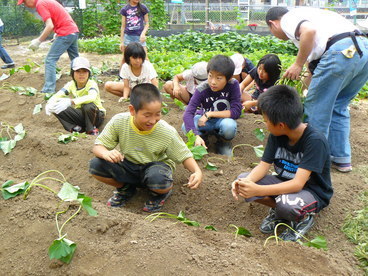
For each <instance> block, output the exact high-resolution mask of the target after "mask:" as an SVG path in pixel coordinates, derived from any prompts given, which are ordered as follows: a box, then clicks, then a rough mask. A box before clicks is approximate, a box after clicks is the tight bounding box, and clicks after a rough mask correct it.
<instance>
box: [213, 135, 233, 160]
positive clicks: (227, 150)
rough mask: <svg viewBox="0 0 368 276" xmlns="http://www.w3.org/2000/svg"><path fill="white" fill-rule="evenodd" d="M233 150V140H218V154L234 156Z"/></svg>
mask: <svg viewBox="0 0 368 276" xmlns="http://www.w3.org/2000/svg"><path fill="white" fill-rule="evenodd" d="M232 149H233V147H232V145H231V140H225V139H224V138H222V137H218V138H217V142H216V152H217V153H218V154H221V155H227V156H231V155H232Z"/></svg>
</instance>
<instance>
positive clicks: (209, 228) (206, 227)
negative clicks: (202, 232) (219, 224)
mask: <svg viewBox="0 0 368 276" xmlns="http://www.w3.org/2000/svg"><path fill="white" fill-rule="evenodd" d="M204 229H206V230H212V231H217V229H216V228H215V227H214V226H212V225H206V226H205V227H204Z"/></svg>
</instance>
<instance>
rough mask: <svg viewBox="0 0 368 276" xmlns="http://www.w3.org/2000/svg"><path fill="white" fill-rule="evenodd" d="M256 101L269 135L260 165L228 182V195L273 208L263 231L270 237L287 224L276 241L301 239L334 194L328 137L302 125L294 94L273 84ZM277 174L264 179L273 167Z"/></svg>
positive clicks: (297, 102) (283, 87)
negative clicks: (229, 183) (230, 192)
mask: <svg viewBox="0 0 368 276" xmlns="http://www.w3.org/2000/svg"><path fill="white" fill-rule="evenodd" d="M269 90H270V91H269V92H268V93H263V94H261V95H260V97H259V98H258V109H259V110H260V111H261V113H262V115H263V118H264V120H265V123H266V126H267V129H268V130H269V132H270V135H269V137H268V142H267V146H266V149H265V152H264V154H263V157H262V160H261V162H260V163H259V164H258V165H257V166H256V167H255V168H254V169H253V170H252V171H251V172H250V173H242V174H240V175H239V176H238V178H237V180H235V181H234V182H233V183H232V190H231V191H232V194H233V196H234V198H235V199H238V196H241V197H243V198H245V201H247V202H250V201H255V202H258V203H261V204H264V205H266V206H269V207H271V209H270V212H269V215H268V216H267V217H266V218H265V219H264V220H263V222H262V224H261V226H260V230H261V232H262V233H272V232H273V231H274V229H275V226H276V225H277V224H278V223H280V222H286V223H288V224H289V225H290V226H291V227H292V228H293V229H294V230H295V231H296V232H294V231H292V230H290V229H287V230H285V231H284V232H283V233H282V234H281V235H280V236H279V237H280V238H281V239H283V240H289V241H296V240H298V239H300V237H301V235H304V234H305V233H306V232H307V231H308V230H309V229H310V228H311V227H312V226H313V224H314V214H315V213H318V212H319V211H321V210H322V209H323V208H324V207H326V206H327V205H328V204H329V202H330V199H331V197H332V194H333V189H332V185H331V177H330V151H329V148H328V143H327V140H326V138H325V137H324V136H323V135H322V134H321V133H319V132H318V131H317V130H315V129H314V128H312V127H311V126H309V125H307V124H304V123H302V116H303V106H302V104H301V101H300V97H299V95H298V93H297V92H296V91H295V90H294V89H293V88H291V87H289V86H286V85H277V86H273V87H271V88H270V89H269ZM272 164H273V165H274V168H275V172H276V173H277V175H268V172H269V169H270V168H271V165H272Z"/></svg>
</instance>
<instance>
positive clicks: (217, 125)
mask: <svg viewBox="0 0 368 276" xmlns="http://www.w3.org/2000/svg"><path fill="white" fill-rule="evenodd" d="M201 117H202V115H195V116H194V125H195V127H196V128H197V129H198V131H199V135H201V136H202V135H216V136H218V137H221V138H223V139H225V140H232V139H234V137H235V134H236V130H237V124H236V121H235V120H234V119H231V118H210V119H209V120H208V121H207V122H206V125H205V126H201V127H198V120H199V119H200V118H201ZM182 130H183V132H184V133H186V131H185V126H184V124H183V125H182Z"/></svg>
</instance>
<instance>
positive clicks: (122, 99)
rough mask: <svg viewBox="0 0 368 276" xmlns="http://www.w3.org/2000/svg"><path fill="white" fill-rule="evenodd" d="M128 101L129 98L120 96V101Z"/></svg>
mask: <svg viewBox="0 0 368 276" xmlns="http://www.w3.org/2000/svg"><path fill="white" fill-rule="evenodd" d="M127 101H128V98H126V97H120V98H119V100H118V102H119V103H121V102H127Z"/></svg>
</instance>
